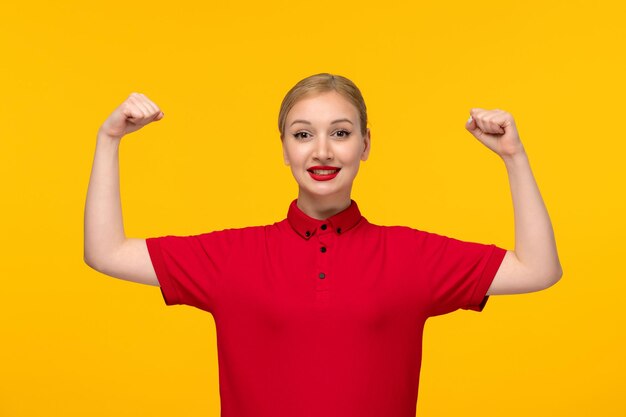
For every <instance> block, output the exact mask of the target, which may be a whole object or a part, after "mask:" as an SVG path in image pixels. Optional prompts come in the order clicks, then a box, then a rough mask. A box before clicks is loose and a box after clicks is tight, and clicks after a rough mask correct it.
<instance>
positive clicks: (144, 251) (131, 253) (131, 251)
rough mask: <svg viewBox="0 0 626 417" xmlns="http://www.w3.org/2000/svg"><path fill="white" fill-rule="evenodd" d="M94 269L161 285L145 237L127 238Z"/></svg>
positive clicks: (149, 283) (132, 279)
mask: <svg viewBox="0 0 626 417" xmlns="http://www.w3.org/2000/svg"><path fill="white" fill-rule="evenodd" d="M94 269H96V270H98V271H99V272H102V273H103V274H106V275H109V276H111V277H114V278H119V279H123V280H126V281H132V282H137V283H139V284H147V285H154V286H159V281H158V279H157V275H156V272H155V270H154V267H153V265H152V261H151V259H150V254H149V253H148V248H147V246H146V240H145V239H135V238H128V239H126V240H125V241H124V243H123V244H122V245H120V247H119V248H118V249H117V250H116V251H115V252H114V253H112V254H111V256H109V258H108V259H106V261H104V262H103V263H102V264H100V265H98V266H97V268H94Z"/></svg>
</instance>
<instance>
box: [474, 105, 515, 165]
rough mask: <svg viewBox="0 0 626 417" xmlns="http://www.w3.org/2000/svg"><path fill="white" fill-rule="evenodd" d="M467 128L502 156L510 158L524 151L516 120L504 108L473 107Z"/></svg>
mask: <svg viewBox="0 0 626 417" xmlns="http://www.w3.org/2000/svg"><path fill="white" fill-rule="evenodd" d="M465 128H466V129H467V130H469V132H470V133H471V134H472V135H474V137H476V139H478V140H479V141H480V142H481V143H482V144H483V145H485V146H486V147H488V148H489V149H491V150H492V151H494V152H495V153H497V154H498V155H499V156H500V157H501V158H510V157H513V156H515V155H518V154H522V153H524V146H523V145H522V142H521V140H520V137H519V134H518V133H517V126H515V120H513V116H512V115H511V114H510V113H507V112H505V111H504V110H500V109H494V110H485V109H480V108H473V109H471V110H470V117H469V119H468V120H467V122H466V123H465Z"/></svg>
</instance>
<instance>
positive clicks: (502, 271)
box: [487, 250, 545, 295]
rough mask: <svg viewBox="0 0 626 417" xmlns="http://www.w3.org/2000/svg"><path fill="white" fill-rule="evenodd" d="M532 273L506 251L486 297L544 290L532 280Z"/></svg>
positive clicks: (510, 252)
mask: <svg viewBox="0 0 626 417" xmlns="http://www.w3.org/2000/svg"><path fill="white" fill-rule="evenodd" d="M532 278H533V273H532V271H530V270H529V269H528V268H526V267H525V266H524V265H523V264H522V263H521V262H520V261H519V259H518V258H517V255H516V254H515V252H513V251H510V250H508V251H507V252H506V254H505V255H504V259H503V260H502V264H500V268H499V269H498V272H496V275H495V276H494V278H493V281H492V282H491V286H490V287H489V290H488V291H487V295H505V294H524V293H529V292H535V291H540V290H543V289H545V287H544V286H542V285H540V284H538V283H537V280H533V279H532Z"/></svg>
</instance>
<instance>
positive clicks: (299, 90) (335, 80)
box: [278, 72, 367, 141]
mask: <svg viewBox="0 0 626 417" xmlns="http://www.w3.org/2000/svg"><path fill="white" fill-rule="evenodd" d="M328 91H336V92H338V93H339V94H341V95H342V96H344V97H345V98H346V99H347V100H349V101H350V102H351V103H352V104H353V105H354V107H356V109H357V111H358V113H359V119H360V130H361V134H362V135H363V136H365V134H366V133H367V108H366V107H365V100H363V95H362V94H361V90H359V88H358V87H357V86H356V84H354V83H353V82H352V81H351V80H349V79H348V78H346V77H343V76H341V75H336V74H329V73H327V72H322V73H320V74H315V75H311V76H309V77H306V78H304V79H302V80H300V81H298V83H297V84H296V85H294V86H293V87H292V88H291V90H289V91H288V92H287V94H286V95H285V98H283V102H282V103H281V105H280V112H279V113H278V131H279V132H280V140H281V141H282V140H283V139H284V134H285V123H286V121H287V114H288V113H289V111H290V110H291V108H292V107H293V106H294V105H295V104H296V103H297V102H298V100H300V99H303V98H305V97H308V96H310V95H313V94H315V93H325V92H328Z"/></svg>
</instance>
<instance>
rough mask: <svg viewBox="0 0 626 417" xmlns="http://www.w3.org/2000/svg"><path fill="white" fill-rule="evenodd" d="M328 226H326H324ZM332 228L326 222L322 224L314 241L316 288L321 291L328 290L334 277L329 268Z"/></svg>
mask: <svg viewBox="0 0 626 417" xmlns="http://www.w3.org/2000/svg"><path fill="white" fill-rule="evenodd" d="M324 226H326V227H324ZM330 232H332V230H331V229H330V228H329V227H328V226H327V225H326V223H324V224H322V225H321V226H320V227H319V228H318V233H316V234H315V235H316V238H315V239H314V241H315V242H311V243H314V244H315V245H316V248H315V251H316V255H315V257H316V262H315V266H316V271H315V280H316V285H315V288H316V290H317V291H318V292H319V291H328V289H329V286H330V280H331V279H332V271H329V270H328V265H329V262H328V257H329V242H330V239H331V238H332V237H331V233H330Z"/></svg>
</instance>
